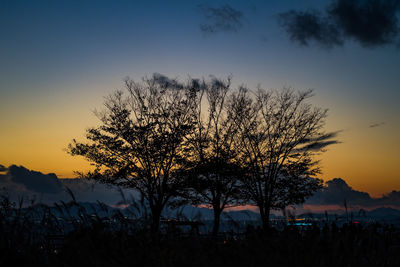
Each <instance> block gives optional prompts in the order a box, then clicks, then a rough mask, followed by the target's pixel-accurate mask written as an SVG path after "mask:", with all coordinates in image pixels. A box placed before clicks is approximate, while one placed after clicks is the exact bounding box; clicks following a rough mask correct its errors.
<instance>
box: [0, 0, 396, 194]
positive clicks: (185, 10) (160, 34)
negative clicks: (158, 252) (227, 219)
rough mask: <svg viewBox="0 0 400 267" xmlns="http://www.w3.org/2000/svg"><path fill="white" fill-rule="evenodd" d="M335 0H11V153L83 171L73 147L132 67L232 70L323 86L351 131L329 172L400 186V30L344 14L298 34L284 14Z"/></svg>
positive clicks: (6, 52) (319, 93)
mask: <svg viewBox="0 0 400 267" xmlns="http://www.w3.org/2000/svg"><path fill="white" fill-rule="evenodd" d="M334 2H337V1H331V0H329V1H321V0H313V1H312V0H308V1H294V0H291V1H289V0H271V1H255V0H253V1H250V0H248V1H241V0H237V1H132V0H131V1H101V0H96V1H95V0H92V1H83V0H80V1H31V0H27V1H18V0H12V1H11V0H10V1H8V0H3V1H1V3H0V34H1V41H0V125H1V126H0V152H1V153H0V164H2V165H4V166H8V165H11V164H16V165H23V166H25V167H26V168H29V169H33V170H37V171H41V172H44V173H49V172H53V173H55V174H57V176H59V177H63V178H68V177H74V173H73V171H75V170H85V169H87V168H88V166H89V164H88V163H87V162H86V161H84V160H83V159H80V158H75V157H71V156H70V155H68V154H67V153H66V152H65V148H66V147H67V145H68V143H69V142H70V141H71V140H72V139H73V138H77V139H79V140H83V138H84V132H85V129H86V128H88V127H89V126H94V125H97V124H98V121H97V118H96V117H95V116H94V115H93V110H94V109H96V108H101V106H102V103H103V100H104V98H103V97H104V96H106V95H108V94H109V93H111V92H113V91H114V90H116V89H123V79H124V78H125V77H127V76H129V77H131V78H133V79H135V80H139V79H140V78H141V77H143V76H145V75H148V76H151V75H152V74H153V73H155V72H158V73H161V74H164V75H167V76H171V77H177V78H179V79H182V80H184V79H187V78H188V77H189V76H190V77H205V78H207V77H208V76H209V75H210V74H211V75H215V76H216V77H219V78H224V77H227V76H228V75H232V76H233V83H234V88H235V87H237V86H238V85H241V84H245V85H247V86H248V87H249V88H251V89H255V87H256V86H257V84H260V85H261V86H262V87H264V88H267V89H273V88H283V87H292V88H294V89H299V90H306V89H310V88H311V89H314V92H315V96H314V97H313V98H312V103H313V104H315V105H316V106H320V107H323V108H328V109H329V115H328V118H327V123H326V131H338V130H340V131H341V132H340V134H339V137H338V139H339V140H340V141H341V143H340V144H337V145H334V146H331V147H329V148H328V151H327V152H326V153H324V154H323V155H322V156H321V160H322V161H321V165H322V170H323V174H322V175H321V178H323V179H324V180H330V179H332V178H334V177H341V178H343V179H345V180H346V181H347V182H348V184H349V185H351V186H352V187H354V188H357V189H358V190H362V191H366V192H369V193H370V194H371V195H372V196H380V195H382V194H383V193H388V192H390V191H392V190H400V175H399V173H400V171H399V166H400V156H399V151H400V142H399V136H400V105H399V103H398V102H399V100H400V49H399V47H400V41H399V40H400V38H399V37H400V34H399V32H400V30H398V29H397V31H396V30H393V29H392V28H390V25H387V24H385V25H386V26H387V27H389V28H384V27H386V26H382V28H379V27H378V30H380V29H381V30H382V32H384V33H387V32H389V33H391V34H392V35H390V34H389V35H390V36H389V35H384V36H383V37H384V38H383V39H382V38H380V37H382V36H380V35H378V36H372V37H371V36H367V37H365V36H363V35H362V33H360V32H346V29H347V28H346V25H344V26H343V25H342V24H340V23H339V24H338V25H342V26H343V27H344V28H343V29H341V28H340V29H339V30H341V31H343V32H342V35H341V39H340V42H337V41H335V39H334V38H333V39H332V38H330V37H329V38H327V37H324V35H323V32H322V33H321V34H317V35H312V32H310V31H307V30H306V29H305V28H304V27H303V28H300V29H301V30H304V31H305V32H303V33H305V34H309V35H307V36H309V39H303V41H304V40H306V43H304V42H303V43H302V42H301V40H300V39H299V38H297V39H296V38H295V37H294V38H291V36H292V37H293V35H291V34H293V31H291V30H293V29H299V28H296V27H294V28H293V27H292V28H290V26H293V25H292V24H291V23H294V22H296V21H297V22H299V21H298V20H290V19H291V18H292V19H293V17H288V16H283V15H282V14H285V13H286V12H288V11H290V10H295V11H294V13H291V14H292V15H293V16H295V14H304V13H301V12H308V11H309V10H315V12H318V11H319V12H320V13H315V12H314V13H312V12H311V13H307V14H320V15H321V18H324V16H328V13H326V8H327V7H328V8H329V7H330V5H332V3H334ZM339 2H340V1H339ZM383 2H385V1H383ZM296 12H300V13H296ZM227 14H228V15H229V16H228V17H227V16H225V15H227ZM286 14H288V13H286ZM335 14H336V13H335ZM396 14H397V15H398V14H399V13H398V12H397V13H396ZM331 15H332V14H331ZM336 15H337V14H336ZM389 15H390V14H389ZM337 17H339V16H337ZM295 18H298V19H299V18H301V17H295ZM313 18H315V17H313ZM319 22H321V23H323V22H324V21H323V20H322V19H321V20H320V21H319ZM300 24H301V23H300ZM288 25H289V26H288ZM301 25H303V26H304V24H301ZM301 25H300V26H301ZM307 25H308V26H309V25H310V24H307ZM374 25H375V24H374ZM376 25H378V26H379V25H380V24H379V21H378V22H377V24H376ZM338 27H339V26H338ZM321 29H323V28H321ZM313 36H314V37H313ZM315 36H316V37H315ZM374 38H375V39H374Z"/></svg>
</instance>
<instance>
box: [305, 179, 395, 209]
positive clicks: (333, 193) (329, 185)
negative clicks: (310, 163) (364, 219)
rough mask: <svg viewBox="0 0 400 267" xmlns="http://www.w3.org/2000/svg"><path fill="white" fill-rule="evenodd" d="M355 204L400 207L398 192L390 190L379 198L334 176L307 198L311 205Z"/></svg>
mask: <svg viewBox="0 0 400 267" xmlns="http://www.w3.org/2000/svg"><path fill="white" fill-rule="evenodd" d="M345 201H346V203H348V204H349V205H357V206H364V207H372V206H383V205H391V206H397V207H400V192H398V191H392V192H391V193H389V194H387V195H383V196H382V197H380V198H372V197H371V196H370V195H369V194H368V193H366V192H362V191H358V190H355V189H353V188H352V187H350V186H349V185H348V184H347V183H346V181H345V180H343V179H341V178H334V179H332V180H330V181H327V182H326V183H325V186H324V187H323V188H322V189H321V190H319V191H317V192H316V193H315V194H314V196H312V197H311V198H310V199H308V200H307V202H306V204H311V205H344V202H345Z"/></svg>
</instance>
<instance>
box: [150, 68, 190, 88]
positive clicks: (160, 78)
mask: <svg viewBox="0 0 400 267" xmlns="http://www.w3.org/2000/svg"><path fill="white" fill-rule="evenodd" d="M153 80H154V81H155V82H156V83H158V84H159V85H160V86H162V87H169V88H175V89H182V88H184V85H183V84H181V83H180V82H179V81H178V80H177V79H171V78H169V77H167V76H165V75H162V74H160V73H157V72H156V73H154V74H153Z"/></svg>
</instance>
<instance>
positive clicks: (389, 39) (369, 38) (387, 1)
mask: <svg viewBox="0 0 400 267" xmlns="http://www.w3.org/2000/svg"><path fill="white" fill-rule="evenodd" d="M399 8H400V1H398V0H380V1H379V0H378V1H377V0H354V1H348V0H336V1H334V2H333V4H332V6H331V7H329V8H328V13H329V14H330V15H331V16H332V19H333V20H334V21H335V22H336V24H337V26H338V27H339V28H340V29H341V31H342V32H343V34H344V36H346V37H348V38H352V39H354V40H356V41H358V42H359V43H360V44H361V45H363V46H380V45H385V44H392V43H395V42H397V41H398V40H397V37H398V35H399V25H398V20H397V12H398V11H399Z"/></svg>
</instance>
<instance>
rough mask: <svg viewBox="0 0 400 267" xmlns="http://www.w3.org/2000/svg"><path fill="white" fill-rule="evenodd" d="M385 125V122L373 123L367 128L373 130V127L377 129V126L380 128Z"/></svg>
mask: <svg viewBox="0 0 400 267" xmlns="http://www.w3.org/2000/svg"><path fill="white" fill-rule="evenodd" d="M385 124H386V123H385V122H378V123H373V124H371V125H369V128H375V127H379V126H382V125H385Z"/></svg>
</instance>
